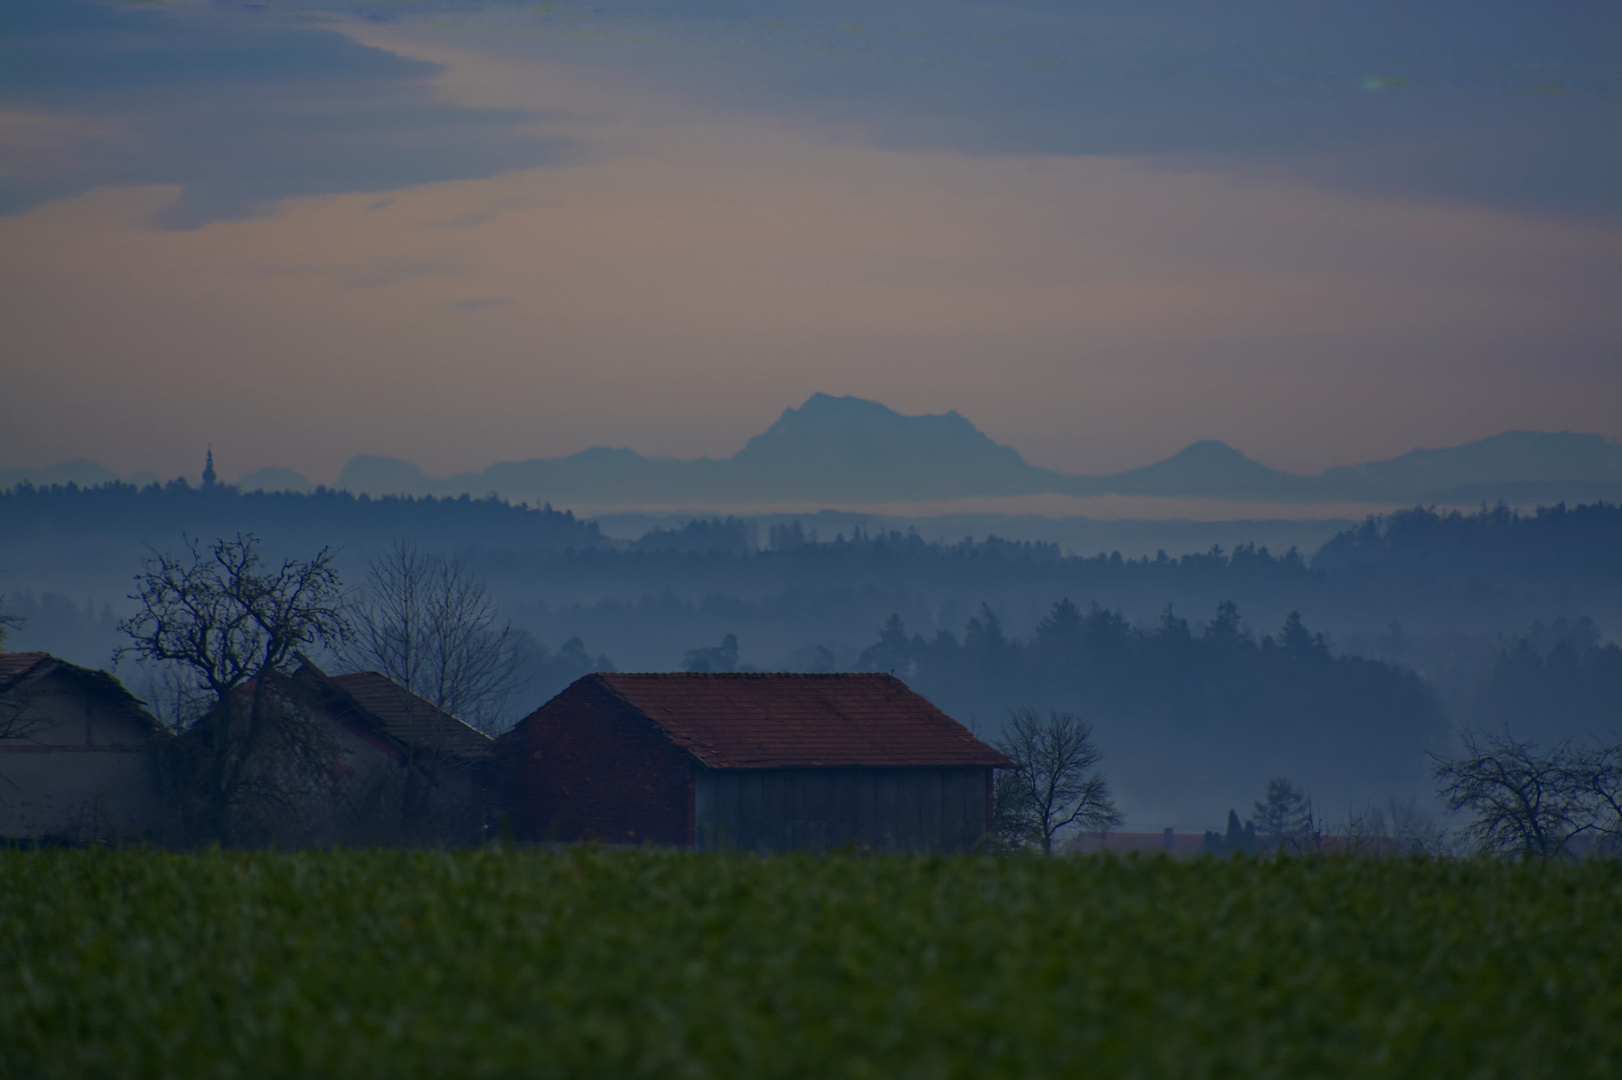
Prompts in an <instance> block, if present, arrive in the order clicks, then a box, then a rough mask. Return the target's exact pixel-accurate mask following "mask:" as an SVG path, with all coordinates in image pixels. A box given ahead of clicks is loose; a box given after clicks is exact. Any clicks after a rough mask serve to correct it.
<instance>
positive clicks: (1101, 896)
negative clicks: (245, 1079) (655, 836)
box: [0, 849, 1622, 1080]
mask: <svg viewBox="0 0 1622 1080" xmlns="http://www.w3.org/2000/svg"><path fill="white" fill-rule="evenodd" d="M0 1076H6V1077H33V1076H41V1077H68V1076H97V1077H100V1076H142V1077H144V1076H176V1077H202V1076H208V1077H224V1076H334V1077H358V1076H378V1077H384V1076H386V1077H407V1076H447V1077H464V1076H539V1077H545V1076H583V1077H584V1076H593V1077H595V1076H661V1077H663V1076H671V1077H689V1076H691V1077H707V1076H716V1077H771V1076H795V1077H847V1076H848V1077H886V1078H888V1077H914V1076H916V1077H936V1076H940V1077H946V1076H954V1077H998V1076H1030V1077H1070V1076H1100V1077H1151V1076H1153V1077H1158V1076H1166V1077H1235V1078H1241V1077H1243V1078H1253V1077H1291V1078H1295V1077H1318V1076H1370V1077H1426V1078H1436V1077H1547V1078H1567V1077H1596V1078H1598V1077H1605V1078H1608V1080H1614V1078H1615V1077H1619V1076H1622V866H1619V865H1617V864H1616V863H1614V862H1612V863H1589V864H1586V865H1553V864H1533V865H1514V864H1503V863H1482V862H1442V863H1435V862H1431V863H1426V862H1408V861H1402V860H1388V861H1374V860H1354V859H1312V860H1288V859H1286V860H1281V861H1279V862H1265V861H1245V860H1239V861H1232V862H1229V861H1217V860H1214V859H1207V860H1201V861H1196V862H1184V863H1178V862H1172V861H1169V860H1166V859H1161V858H1156V859H1147V860H1138V859H1128V860H1118V859H1114V858H1107V857H1103V858H1089V859H1062V860H1043V859H1036V858H1015V859H991V858H923V857H918V858H910V857H879V856H862V855H834V856H826V857H814V856H779V857H773V858H759V859H757V858H749V857H726V856H713V855H693V854H675V853H665V852H653V851H646V852H635V851H595V850H591V849H581V850H565V851H561V852H542V851H529V852H512V851H498V850H491V851H485V852H469V853H455V854H449V853H438V852H394V851H383V852H308V853H299V854H263V853H255V854H242V853H233V852H216V853H211V854H203V855H195V856H186V855H170V854H161V853H154V852H139V851H49V850H45V851H15V850H12V851H0Z"/></svg>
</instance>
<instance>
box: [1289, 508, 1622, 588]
mask: <svg viewBox="0 0 1622 1080" xmlns="http://www.w3.org/2000/svg"><path fill="white" fill-rule="evenodd" d="M1312 564H1313V565H1314V566H1316V567H1321V568H1324V569H1329V570H1335V571H1361V572H1370V571H1372V572H1375V573H1380V574H1386V575H1404V576H1408V575H1417V576H1420V577H1424V578H1434V579H1441V580H1445V581H1455V582H1458V581H1467V580H1469V579H1472V578H1478V579H1482V580H1485V581H1495V580H1503V579H1512V580H1515V581H1520V582H1525V583H1528V584H1530V583H1532V582H1541V583H1544V584H1545V585H1546V586H1567V585H1572V584H1578V585H1580V586H1582V587H1583V588H1586V589H1589V590H1604V589H1614V588H1617V587H1618V586H1619V585H1622V506H1617V505H1614V504H1607V503H1595V504H1593V505H1588V506H1578V507H1576V508H1574V509H1567V508H1566V506H1565V504H1564V503H1562V504H1560V505H1558V506H1554V507H1540V508H1538V510H1537V512H1536V513H1533V514H1519V513H1515V512H1514V511H1511V510H1509V509H1507V508H1506V507H1503V506H1498V507H1496V508H1492V509H1489V508H1486V507H1483V508H1482V509H1481V511H1480V512H1479V513H1475V514H1461V513H1457V512H1454V513H1448V514H1438V513H1436V512H1435V511H1433V510H1424V509H1415V510H1403V511H1399V512H1398V513H1395V514H1391V515H1388V516H1386V517H1380V518H1370V519H1369V520H1368V521H1366V522H1364V523H1363V525H1361V526H1360V527H1358V528H1356V529H1350V530H1348V531H1346V532H1344V533H1341V534H1340V535H1339V536H1336V537H1335V538H1334V539H1333V540H1331V541H1329V542H1328V543H1327V544H1325V545H1324V546H1323V547H1322V548H1321V549H1320V550H1319V552H1318V554H1317V555H1316V556H1315V557H1314V558H1313V560H1312Z"/></svg>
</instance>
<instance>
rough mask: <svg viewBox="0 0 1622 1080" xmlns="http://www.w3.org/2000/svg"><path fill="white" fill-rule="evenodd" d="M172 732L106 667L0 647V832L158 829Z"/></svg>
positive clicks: (40, 835) (142, 834) (100, 833)
mask: <svg viewBox="0 0 1622 1080" xmlns="http://www.w3.org/2000/svg"><path fill="white" fill-rule="evenodd" d="M170 741H171V740H170V737H169V735H168V733H167V732H166V731H165V730H164V728H163V726H162V725H161V724H159V723H158V721H157V720H156V719H155V718H154V717H153V716H152V714H151V713H149V712H147V710H146V709H145V708H144V707H142V705H141V702H140V701H138V700H137V699H136V698H135V697H134V696H133V695H131V694H130V693H129V691H127V690H125V689H124V687H123V685H122V684H120V683H119V681H118V680H117V679H115V678H113V677H112V676H111V675H109V674H107V673H106V672H105V671H91V670H90V669H89V668H82V667H79V666H78V665H76V664H70V663H68V662H67V661H65V660H59V659H57V658H56V657H54V656H52V655H50V654H49V653H42V652H30V653H0V837H4V838H6V839H12V840H23V839H26V840H53V841H66V842H88V841H98V840H134V839H152V838H154V837H155V834H156V833H157V832H158V831H159V830H160V828H161V825H162V821H163V806H162V802H161V800H160V794H159V792H160V786H159V769H160V764H161V754H162V751H163V749H164V748H165V746H166V744H168V743H169V742H170Z"/></svg>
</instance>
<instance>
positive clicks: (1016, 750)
mask: <svg viewBox="0 0 1622 1080" xmlns="http://www.w3.org/2000/svg"><path fill="white" fill-rule="evenodd" d="M1092 735H1093V729H1092V725H1091V724H1089V723H1087V722H1086V721H1085V720H1082V719H1080V718H1078V717H1076V716H1073V715H1071V714H1069V713H1060V712H1053V713H1049V714H1048V716H1047V717H1046V718H1045V719H1044V718H1043V717H1041V716H1040V715H1038V714H1037V712H1036V711H1035V710H1034V709H1028V708H1027V709H1014V710H1010V712H1009V714H1008V720H1007V723H1006V724H1005V725H1004V728H1003V738H1002V739H1001V740H1000V741H999V742H998V743H997V748H998V749H999V750H1001V751H1002V752H1003V754H1004V755H1005V756H1007V758H1008V759H1009V760H1010V761H1012V762H1013V763H1014V765H1015V768H1014V770H1013V771H1011V772H1006V773H1003V774H1000V775H999V776H998V779H997V785H996V788H995V789H994V796H995V797H996V798H997V800H998V802H999V803H1000V805H998V806H997V807H996V809H995V810H994V816H995V817H997V818H998V824H997V827H998V830H999V832H1001V833H1003V834H1004V838H1005V839H1007V840H1009V841H1011V842H1015V843H1018V842H1021V841H1022V840H1024V839H1027V838H1028V839H1029V840H1030V841H1032V842H1037V843H1040V844H1041V845H1042V850H1043V851H1045V852H1048V853H1050V854H1051V853H1052V851H1053V841H1054V838H1055V837H1056V836H1058V835H1060V834H1061V833H1064V832H1068V831H1083V832H1097V831H1102V830H1105V829H1109V828H1112V827H1114V826H1116V825H1118V824H1120V822H1121V815H1120V813H1119V812H1118V811H1117V810H1116V808H1115V803H1114V801H1113V800H1112V799H1111V798H1110V794H1109V785H1108V784H1107V783H1105V781H1104V778H1103V777H1102V776H1101V775H1099V773H1098V772H1097V766H1098V763H1099V762H1100V761H1102V760H1103V757H1104V755H1103V753H1102V751H1100V750H1099V749H1098V748H1097V747H1096V746H1095V745H1093V741H1092Z"/></svg>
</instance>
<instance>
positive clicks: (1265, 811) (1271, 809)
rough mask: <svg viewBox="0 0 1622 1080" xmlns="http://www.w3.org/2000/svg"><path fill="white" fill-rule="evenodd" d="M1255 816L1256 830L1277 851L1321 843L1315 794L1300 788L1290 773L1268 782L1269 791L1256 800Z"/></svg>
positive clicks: (1313, 847)
mask: <svg viewBox="0 0 1622 1080" xmlns="http://www.w3.org/2000/svg"><path fill="white" fill-rule="evenodd" d="M1254 809H1255V813H1254V815H1253V816H1252V818H1251V820H1252V821H1254V822H1255V823H1256V831H1257V832H1258V833H1259V834H1261V835H1262V836H1263V837H1265V838H1266V840H1267V843H1268V844H1269V845H1271V846H1272V848H1273V849H1274V850H1275V851H1309V850H1315V849H1316V848H1317V847H1318V840H1319V839H1320V835H1321V830H1320V829H1319V828H1318V822H1317V819H1316V817H1315V816H1314V814H1313V811H1312V798H1311V796H1309V795H1307V794H1306V793H1305V792H1303V791H1298V790H1296V788H1295V786H1294V785H1293V784H1291V783H1290V781H1289V778H1288V777H1284V776H1275V777H1274V778H1273V779H1271V780H1269V781H1268V782H1267V794H1266V795H1265V796H1264V797H1263V799H1262V800H1261V801H1260V802H1258V803H1256V805H1255V808H1254Z"/></svg>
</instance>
